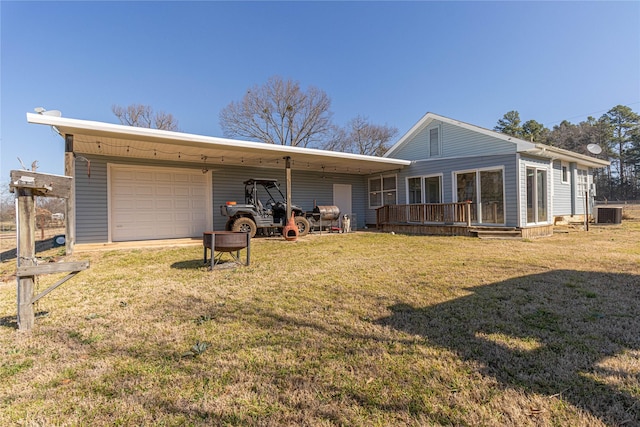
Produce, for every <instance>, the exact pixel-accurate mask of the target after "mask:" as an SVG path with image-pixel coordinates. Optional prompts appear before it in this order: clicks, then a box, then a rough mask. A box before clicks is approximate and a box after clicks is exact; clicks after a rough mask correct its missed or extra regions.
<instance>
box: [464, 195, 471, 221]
mask: <svg viewBox="0 0 640 427" xmlns="http://www.w3.org/2000/svg"><path fill="white" fill-rule="evenodd" d="M465 209H466V215H467V227H471V202H469V201H468V202H467V205H466V206H465Z"/></svg>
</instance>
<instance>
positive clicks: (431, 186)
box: [407, 176, 442, 204]
mask: <svg viewBox="0 0 640 427" xmlns="http://www.w3.org/2000/svg"><path fill="white" fill-rule="evenodd" d="M423 189H424V194H423ZM407 193H408V197H407V200H408V201H409V204H416V203H442V177H441V176H425V177H415V178H407Z"/></svg>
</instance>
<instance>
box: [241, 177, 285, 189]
mask: <svg viewBox="0 0 640 427" xmlns="http://www.w3.org/2000/svg"><path fill="white" fill-rule="evenodd" d="M254 182H255V183H256V184H258V185H264V186H265V187H266V188H273V187H277V186H278V180H277V179H271V178H251V179H249V180H246V181H245V182H244V185H253V183H254Z"/></svg>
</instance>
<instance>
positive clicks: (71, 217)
mask: <svg viewBox="0 0 640 427" xmlns="http://www.w3.org/2000/svg"><path fill="white" fill-rule="evenodd" d="M64 174H65V175H66V176H70V177H72V178H73V181H72V184H71V192H70V194H69V197H68V198H67V199H66V200H65V207H66V209H65V214H64V215H65V226H66V233H65V253H66V254H67V255H71V254H73V247H74V245H75V243H76V184H75V182H76V180H75V177H76V159H75V155H74V153H73V135H65V136H64Z"/></svg>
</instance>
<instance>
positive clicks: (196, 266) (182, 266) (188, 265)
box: [171, 259, 238, 270]
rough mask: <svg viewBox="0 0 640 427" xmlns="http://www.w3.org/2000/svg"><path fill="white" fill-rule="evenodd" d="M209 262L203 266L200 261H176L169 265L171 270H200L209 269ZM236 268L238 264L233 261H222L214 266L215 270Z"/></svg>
mask: <svg viewBox="0 0 640 427" xmlns="http://www.w3.org/2000/svg"><path fill="white" fill-rule="evenodd" d="M210 262H211V260H209V261H207V263H206V264H205V263H204V262H203V260H201V259H193V260H188V261H178V262H174V263H173V264H171V268H175V269H178V270H202V269H203V268H207V269H208V268H209V266H210ZM235 267H238V264H237V263H236V262H234V261H233V260H222V261H219V262H218V263H217V264H216V269H229V268H235Z"/></svg>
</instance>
